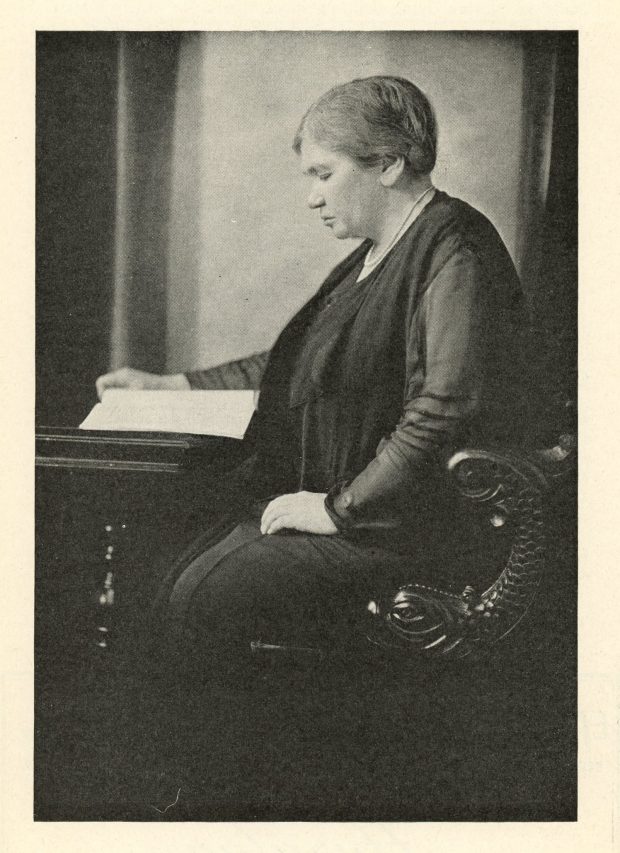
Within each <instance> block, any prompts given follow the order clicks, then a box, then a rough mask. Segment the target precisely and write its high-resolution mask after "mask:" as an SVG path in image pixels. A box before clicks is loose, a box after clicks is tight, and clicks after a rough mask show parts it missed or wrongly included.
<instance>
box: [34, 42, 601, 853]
mask: <svg viewBox="0 0 620 853" xmlns="http://www.w3.org/2000/svg"><path fill="white" fill-rule="evenodd" d="M579 39H580V34H579V33H578V32H577V31H576V30H572V29H571V30H569V29H563V30H467V31H465V30H457V29H454V30H448V29H446V30H433V31H431V30H413V29H411V30H406V29H401V30H364V31H361V30H360V31H357V30H353V29H351V30H346V31H345V30H329V29H325V30H307V31H306V30H295V31H293V30H258V29H256V30H200V31H198V30H191V31H190V30H174V31H164V30H144V31H137V30H131V31H129V30H88V31H86V30H72V31H69V30H66V29H65V30H46V29H40V30H39V31H38V32H37V33H36V250H35V255H36V257H35V266H36V413H35V421H36V465H35V537H34V538H35V545H34V550H35V578H34V790H33V801H32V813H33V816H34V820H35V822H68V821H70V822H76V821H102V822H110V821H135V822H384V823H387V822H407V823H409V822H411V823H421V822H488V823H491V822H531V821H543V822H574V821H576V820H577V805H578V803H577V782H578V779H577V776H578V774H577V727H578V715H577V675H578V672H577V670H578V667H577V649H578V644H577V593H578V584H577V562H578V561H577V409H578V399H577V379H578V376H577V373H578V371H577V280H578V275H577V273H578V231H577V213H578V204H577V202H578V193H577V187H578V174H577V173H578V156H577V154H578V115H579V108H580V104H579V102H578V101H579V99H578V77H579V73H580V70H581V69H580V67H579V62H578V55H579ZM59 849H60V848H59ZM128 849H129V848H128ZM274 849H276V848H274ZM593 849H594V848H593Z"/></svg>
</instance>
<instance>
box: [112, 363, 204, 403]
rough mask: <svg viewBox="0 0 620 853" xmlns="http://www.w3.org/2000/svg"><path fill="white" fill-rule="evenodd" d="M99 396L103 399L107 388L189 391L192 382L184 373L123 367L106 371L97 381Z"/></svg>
mask: <svg viewBox="0 0 620 853" xmlns="http://www.w3.org/2000/svg"><path fill="white" fill-rule="evenodd" d="M95 386H96V388H97V396H98V397H99V399H100V400H101V398H102V396H103V392H104V391H105V390H106V388H127V389H129V390H131V391H189V390H190V384H189V382H188V379H187V377H186V376H185V374H183V373H174V374H170V375H168V376H161V375H160V374H158V373H146V372H145V371H144V370H134V369H133V367H121V368H120V369H119V370H113V371H112V372H111V373H104V374H103V376H100V377H99V378H98V379H97V381H96V382H95Z"/></svg>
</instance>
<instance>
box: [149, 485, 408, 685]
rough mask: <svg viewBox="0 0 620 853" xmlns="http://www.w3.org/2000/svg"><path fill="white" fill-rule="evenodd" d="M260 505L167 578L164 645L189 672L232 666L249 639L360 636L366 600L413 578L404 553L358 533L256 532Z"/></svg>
mask: <svg viewBox="0 0 620 853" xmlns="http://www.w3.org/2000/svg"><path fill="white" fill-rule="evenodd" d="M266 505H267V504H266V502H261V503H258V504H255V505H253V506H252V507H251V508H250V510H249V511H247V513H246V514H245V517H244V518H243V520H242V521H240V522H239V523H237V524H236V525H235V526H234V527H232V529H229V530H228V532H226V533H225V534H224V535H220V538H219V539H218V538H217V537H211V538H210V539H208V540H206V542H205V544H206V543H208V544H206V547H204V549H203V550H202V551H201V552H199V553H196V551H197V550H198V549H197V548H196V547H195V548H194V551H193V553H192V552H189V555H190V559H189V560H188V559H187V556H186V558H185V561H184V563H185V564H184V566H181V567H180V568H177V570H176V574H175V578H173V581H172V582H169V584H168V589H167V590H166V593H165V597H166V601H165V619H164V624H165V625H166V635H167V638H168V641H169V647H170V648H171V649H173V650H174V655H175V657H176V658H177V660H181V661H182V662H183V665H184V666H189V668H190V669H191V670H192V671H193V672H197V674H201V673H202V674H204V675H207V676H208V674H209V673H213V672H215V671H216V670H218V671H222V670H223V671H228V672H233V671H235V670H236V668H237V667H238V666H243V664H244V662H247V660H248V659H249V657H251V649H252V644H253V643H256V642H259V643H264V644H268V645H285V646H295V647H304V648H305V647H314V648H320V649H324V650H329V649H334V648H338V647H342V646H343V645H344V646H346V645H348V644H350V643H351V642H359V641H360V640H361V639H363V631H364V626H365V624H366V621H367V618H368V612H367V609H368V603H369V601H370V600H371V599H372V598H373V597H374V596H376V595H377V594H378V593H379V592H380V591H381V590H383V589H385V588H386V586H388V585H392V584H394V583H398V581H399V580H400V581H402V582H405V581H406V580H411V576H412V574H413V573H412V569H411V559H410V558H409V559H404V558H403V555H398V554H395V553H394V552H393V551H390V550H388V549H386V548H382V547H379V546H377V545H376V544H374V543H372V542H368V541H366V540H364V539H363V538H362V537H357V538H351V537H348V536H345V535H342V534H335V535H331V536H329V535H316V534H308V533H299V532H297V531H292V530H291V531H287V530H285V531H280V532H279V533H276V534H273V535H263V534H261V532H260V519H261V516H262V513H263V511H264V508H265V506H266ZM229 528H230V525H229ZM222 530H225V528H222V529H221V530H220V533H221V531H222ZM203 541H204V540H203ZM160 606H161V605H160ZM177 665H178V664H177Z"/></svg>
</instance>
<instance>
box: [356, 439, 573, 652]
mask: <svg viewBox="0 0 620 853" xmlns="http://www.w3.org/2000/svg"><path fill="white" fill-rule="evenodd" d="M574 456H575V439H574V436H573V435H563V436H561V438H560V440H559V442H558V444H557V445H556V446H555V447H553V448H551V449H549V450H542V451H534V452H530V453H527V452H514V451H505V452H504V451H491V450H474V449H464V450H461V451H459V452H457V453H455V454H454V455H453V456H452V457H451V458H450V459H449V461H448V464H447V470H448V473H449V475H450V477H451V480H452V483H453V485H454V486H455V487H456V488H457V489H458V491H459V492H460V494H461V495H462V496H463V497H464V498H465V499H467V500H469V501H472V502H474V503H476V504H479V505H481V506H482V507H483V508H484V509H485V513H484V515H485V517H486V519H487V523H490V525H491V526H492V527H496V528H497V527H503V526H504V524H506V523H507V522H510V523H511V525H512V529H513V530H514V535H513V538H512V542H511V546H510V552H509V555H508V558H507V561H506V563H505V565H504V566H503V568H502V570H501V573H500V574H499V576H498V577H497V579H496V580H495V581H494V582H493V583H492V584H491V585H490V586H489V587H488V588H487V589H485V590H484V591H481V592H479V591H477V590H476V589H474V588H473V587H472V586H467V587H466V588H465V589H464V590H463V592H462V593H461V594H460V595H458V594H454V593H450V592H447V591H445V590H442V589H435V588H432V587H429V586H423V585H421V584H416V583H411V584H407V585H405V586H402V587H400V589H398V590H397V592H396V593H395V594H393V595H387V596H384V597H379V598H377V600H373V601H371V602H370V603H369V605H368V610H369V613H370V614H371V619H370V628H369V631H368V639H369V640H370V641H371V642H373V643H375V644H377V645H379V646H383V647H388V648H405V649H408V650H410V651H411V652H413V653H416V654H418V655H420V656H426V657H431V656H443V657H452V658H458V657H464V656H466V655H468V654H471V653H472V652H474V651H481V650H483V649H487V648H488V647H489V646H491V645H492V644H494V643H496V642H497V641H499V640H501V639H502V638H503V637H505V636H506V635H507V634H508V633H510V631H512V629H513V628H514V627H515V626H516V625H517V624H518V623H519V622H520V621H521V619H522V618H523V616H524V615H525V614H526V612H527V611H528V608H529V607H530V605H531V603H532V601H533V600H534V597H535V595H536V592H537V589H538V586H539V584H540V581H541V578H542V576H543V572H544V569H545V553H544V537H545V524H544V515H543V513H544V504H545V497H546V495H547V493H549V491H550V490H551V488H552V487H553V485H554V483H555V481H556V480H557V479H558V478H560V477H563V475H564V474H565V473H566V471H567V470H570V469H571V467H572V463H573V461H574Z"/></svg>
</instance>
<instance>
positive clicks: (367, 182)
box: [98, 76, 523, 671]
mask: <svg viewBox="0 0 620 853" xmlns="http://www.w3.org/2000/svg"><path fill="white" fill-rule="evenodd" d="M436 148H437V132H436V124H435V118H434V115H433V112H432V108H431V106H430V104H429V102H428V100H427V99H426V97H425V96H424V94H423V93H422V92H421V91H420V90H419V89H418V88H417V87H416V86H414V85H413V84H412V83H410V82H409V81H407V80H404V79H401V78H397V77H387V76H378V77H370V78H367V79H362V80H354V81H352V82H350V83H347V84H344V85H341V86H337V87H335V88H333V89H331V90H330V91H329V92H327V93H326V94H325V95H324V96H322V97H321V98H320V99H319V100H318V101H317V102H316V103H315V104H314V105H313V106H312V107H310V109H309V110H308V112H307V113H306V115H305V116H304V118H303V119H302V122H301V124H300V126H299V129H298V131H297V134H296V136H295V140H294V150H295V151H296V152H297V154H298V155H299V157H300V160H301V167H302V170H303V172H304V174H305V175H306V176H307V177H308V179H309V182H310V193H309V196H308V205H309V207H310V208H311V209H312V210H313V211H316V212H317V214H318V215H319V216H320V217H321V219H322V221H323V222H324V223H325V226H326V227H328V228H330V229H331V230H332V232H333V233H334V236H335V237H336V238H337V239H341V240H342V239H347V238H363V242H362V244H361V245H360V246H359V247H358V248H356V249H355V250H354V251H353V252H352V253H351V254H350V255H349V256H348V257H347V258H345V260H344V261H342V262H341V263H340V264H339V265H338V266H337V267H336V268H335V269H334V270H333V272H332V273H331V274H330V275H329V277H328V278H327V280H326V281H325V282H324V284H323V285H322V287H321V288H320V289H319V291H318V293H317V294H316V295H315V296H314V297H313V298H312V299H311V300H310V301H309V302H308V303H307V304H306V305H305V306H304V307H303V308H302V309H301V311H300V312H299V313H298V314H297V315H296V316H295V317H294V318H293V319H292V320H291V322H290V323H289V324H288V325H287V327H286V328H285V329H284V331H283V332H282V334H281V335H280V337H279V338H278V340H277V342H276V344H275V346H274V348H273V349H272V351H271V352H270V354H269V357H268V360H267V359H266V357H265V356H257V357H254V358H253V359H252V358H251V359H243V360H241V361H239V362H236V363H233V364H230V365H227V366H225V367H224V368H216V369H214V370H211V371H203V372H195V373H189V374H187V376H182V375H177V376H172V377H154V376H152V375H150V374H142V373H139V372H137V371H130V370H124V371H120V372H117V373H112V374H108V375H107V376H104V377H101V378H100V379H99V380H98V390H99V392H101V391H102V390H103V389H104V388H105V387H108V386H110V385H131V386H132V387H151V388H152V387H169V388H171V387H188V385H189V386H190V387H194V388H209V387H216V386H219V387H221V386H222V384H223V385H224V386H225V387H226V386H227V387H231V386H232V387H234V384H235V382H236V381H237V377H245V376H249V377H250V379H252V377H253V376H255V375H256V374H258V373H260V372H261V371H262V368H263V366H264V363H265V362H266V367H265V370H264V375H263V376H262V382H261V385H260V388H261V394H260V400H259V406H258V411H257V412H256V413H255V416H254V418H253V420H252V423H251V424H250V427H249V430H248V434H247V437H246V440H247V441H248V442H249V443H250V444H251V445H252V448H253V450H254V451H255V455H254V462H253V468H252V472H251V476H250V477H249V479H248V487H247V488H248V492H247V493H248V494H249V495H251V497H252V501H251V506H250V507H249V508H246V510H245V514H244V516H243V518H240V519H239V523H238V524H237V526H235V527H234V529H233V530H232V531H231V532H230V533H229V534H228V535H227V536H225V537H224V538H222V539H221V540H220V541H219V542H217V543H215V544H212V545H211V546H210V547H208V548H207V549H206V550H205V551H204V552H203V553H201V554H200V555H199V556H197V557H196V558H195V559H193V561H192V562H191V563H190V564H189V565H185V566H183V570H182V571H181V572H180V576H178V578H175V579H174V580H175V582H174V586H173V588H172V590H171V593H170V595H169V605H170V612H171V614H172V616H173V621H174V624H175V625H176V626H177V627H180V628H181V630H180V632H179V636H183V637H184V639H185V640H186V641H187V642H188V645H187V647H186V651H187V649H190V650H193V652H195V656H194V658H195V661H197V662H198V665H199V666H200V667H204V668H206V669H208V670H210V671H212V670H213V667H214V666H217V663H218V662H223V664H224V667H225V668H226V667H228V665H229V662H230V661H231V660H233V659H234V660H242V659H243V658H244V657H245V656H247V655H249V648H250V642H251V641H252V640H255V639H259V640H263V641H265V642H270V641H271V642H288V643H293V644H295V643H301V644H303V645H308V644H311V643H321V644H333V643H335V642H337V638H338V637H339V636H350V635H351V634H352V633H354V629H355V625H354V623H355V620H356V614H363V612H364V609H365V605H366V603H367V601H368V598H369V596H370V595H372V594H373V593H374V592H375V590H376V587H377V585H379V584H383V583H385V582H398V581H399V580H403V579H408V580H410V579H413V576H415V572H416V566H417V565H420V566H421V565H422V563H423V562H424V558H425V555H426V551H427V549H428V548H429V547H430V545H429V538H431V537H430V536H429V534H430V533H432V532H434V533H435V534H437V538H438V539H439V540H445V538H446V537H447V535H448V532H449V526H450V518H449V515H448V514H447V513H446V508H447V506H448V503H447V498H445V497H444V495H443V492H442V490H441V488H440V487H439V484H440V483H441V469H442V463H443V461H444V459H445V458H446V457H447V456H448V455H449V454H450V452H452V451H453V450H454V449H456V448H457V447H458V446H459V445H460V446H462V445H464V444H468V445H471V444H480V443H482V442H484V443H487V444H488V443H489V442H496V441H512V440H514V439H515V438H516V437H517V435H518V431H519V428H520V426H521V425H522V418H521V416H520V407H521V394H520V392H519V377H520V370H521V363H522V362H521V356H522V349H521V339H520V329H521V328H523V322H522V321H523V297H522V292H521V289H520V285H519V281H518V278H517V275H516V272H515V269H514V266H513V264H512V261H511V259H510V256H509V254H508V252H507V250H506V248H505V246H504V244H503V243H502V241H501V238H500V237H499V235H498V234H497V232H496V230H495V229H494V227H493V226H492V225H491V223H490V222H489V221H488V220H487V219H486V218H485V217H484V216H483V215H482V214H481V213H479V212H477V211H476V210H474V209H473V208H471V207H470V206H468V205H467V204H465V203H464V202H462V201H459V200H457V199H454V198H451V197H449V196H448V195H447V194H445V193H443V192H441V191H439V190H436V189H435V188H434V187H433V185H432V182H431V179H430V174H431V172H432V170H433V167H434V165H435V158H436ZM230 377H232V380H231V379H230ZM222 380H223V381H222ZM243 384H246V383H243ZM246 387H247V385H246ZM177 574H178V573H177ZM459 580H460V579H459V578H456V579H455V581H454V582H455V583H458V582H459ZM343 601H344V602H346V606H345V605H343Z"/></svg>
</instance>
